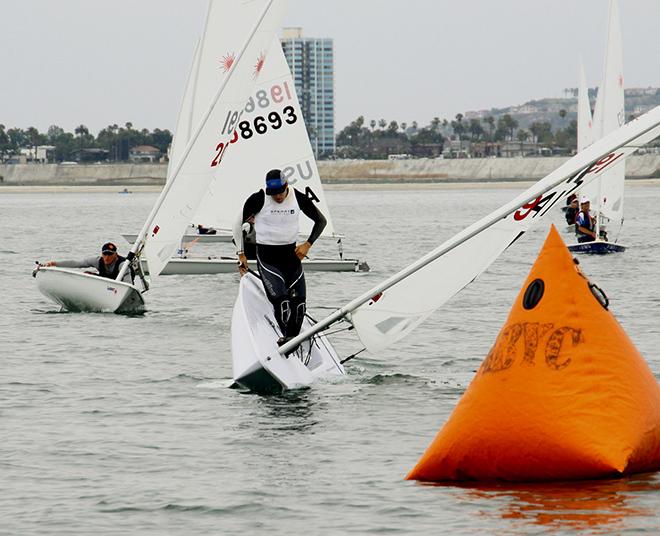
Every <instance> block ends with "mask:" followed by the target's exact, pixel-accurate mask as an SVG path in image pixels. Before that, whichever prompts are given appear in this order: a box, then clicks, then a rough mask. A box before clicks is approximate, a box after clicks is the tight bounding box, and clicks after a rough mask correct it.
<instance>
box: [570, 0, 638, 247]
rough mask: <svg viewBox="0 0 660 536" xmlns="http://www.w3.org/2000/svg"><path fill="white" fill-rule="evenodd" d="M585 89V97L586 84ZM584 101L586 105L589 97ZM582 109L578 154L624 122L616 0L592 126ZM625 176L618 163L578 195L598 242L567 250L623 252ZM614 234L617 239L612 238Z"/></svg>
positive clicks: (619, 32)
mask: <svg viewBox="0 0 660 536" xmlns="http://www.w3.org/2000/svg"><path fill="white" fill-rule="evenodd" d="M581 86H582V84H581ZM584 87H585V89H584V91H585V94H586V83H584ZM580 93H582V87H581V88H580ZM586 99H587V106H588V97H586ZM579 100H580V99H579ZM581 110H582V106H580V102H578V151H580V150H582V148H583V147H581V145H583V146H586V145H588V144H590V143H591V142H593V140H596V139H600V138H602V137H603V136H605V135H607V134H609V133H610V132H613V131H614V130H616V129H617V128H619V127H620V126H622V125H623V124H624V123H625V119H626V117H625V108H624V88H623V53H622V46H621V28H620V24H619V9H618V2H617V0H611V1H610V9H609V21H608V31H607V46H606V53H605V67H604V70H603V79H602V82H601V85H600V87H599V89H598V98H597V100H596V108H595V110H594V117H593V126H592V127H589V126H586V125H585V123H586V124H587V125H588V124H589V123H591V117H590V115H591V114H589V117H587V116H586V114H585V113H584V112H582V114H581V113H580V111H581ZM584 144H586V145H584ZM625 174H626V167H625V162H621V163H620V164H619V165H617V166H615V167H613V168H612V169H610V170H608V172H607V173H605V174H603V176H602V177H600V178H599V179H598V180H596V181H594V182H592V183H591V184H590V185H589V186H587V187H585V188H583V189H582V190H581V191H580V196H582V195H585V196H587V197H588V198H589V199H590V200H591V209H592V210H593V211H594V212H595V214H596V229H595V232H596V237H597V239H596V240H595V241H593V242H584V243H578V244H571V245H569V246H568V249H569V250H570V251H572V252H574V253H596V254H604V253H615V252H621V251H625V249H626V248H625V246H623V245H622V244H619V243H617V242H618V234H619V231H620V230H621V226H622V225H623V194H624V185H625ZM615 232H616V234H617V236H613V235H614V233H615Z"/></svg>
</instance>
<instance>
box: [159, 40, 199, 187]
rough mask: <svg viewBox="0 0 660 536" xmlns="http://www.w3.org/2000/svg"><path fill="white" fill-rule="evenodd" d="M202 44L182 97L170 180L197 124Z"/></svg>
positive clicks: (173, 143) (169, 167)
mask: <svg viewBox="0 0 660 536" xmlns="http://www.w3.org/2000/svg"><path fill="white" fill-rule="evenodd" d="M200 46H201V41H200V42H198V43H197V46H196V47H195V54H194V56H193V62H192V67H191V68H190V73H189V74H188V80H187V81H186V88H185V90H184V93H183V98H182V99H181V107H180V109H179V116H178V118H177V121H176V128H175V129H174V136H173V138H172V144H171V146H170V154H169V161H170V163H169V166H168V167H167V178H168V180H169V177H170V174H171V173H172V172H173V171H174V169H175V168H176V166H177V164H178V163H179V161H180V160H181V155H182V154H183V151H184V149H185V148H186V145H188V140H189V139H190V136H191V134H192V131H193V128H195V125H193V122H192V108H193V100H194V98H195V85H196V84H195V80H196V79H197V70H198V69H199V56H200Z"/></svg>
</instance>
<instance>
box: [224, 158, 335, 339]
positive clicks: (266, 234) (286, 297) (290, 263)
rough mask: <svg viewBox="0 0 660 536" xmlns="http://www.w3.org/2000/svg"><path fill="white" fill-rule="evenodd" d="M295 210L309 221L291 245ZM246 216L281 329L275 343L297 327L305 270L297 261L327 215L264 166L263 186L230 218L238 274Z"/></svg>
mask: <svg viewBox="0 0 660 536" xmlns="http://www.w3.org/2000/svg"><path fill="white" fill-rule="evenodd" d="M301 212H302V213H303V214H305V216H307V217H308V218H310V219H311V220H313V221H314V227H313V228H312V232H311V234H310V235H309V238H308V239H307V241H306V242H304V243H302V244H300V245H296V239H297V237H298V232H299V217H300V213H301ZM251 218H253V221H254V229H255V231H256V240H257V265H258V266H259V274H260V275H261V280H262V282H263V285H264V289H265V291H266V295H267V296H268V299H269V301H270V302H271V303H272V304H273V308H274V310H275V319H276V320H277V323H278V325H279V327H280V330H281V331H282V335H283V336H282V338H281V339H280V340H279V341H278V344H280V345H281V344H284V343H285V342H286V341H287V340H288V339H290V338H292V337H295V336H296V335H298V333H300V328H301V327H302V323H303V320H304V318H305V299H306V289H305V275H304V273H303V268H302V264H301V262H300V261H301V260H302V259H304V258H305V257H306V256H307V253H308V252H309V250H310V248H311V247H312V244H313V243H314V241H315V240H316V239H317V238H318V237H319V236H320V235H321V233H322V232H323V229H324V228H325V226H326V223H327V221H326V219H325V217H324V216H323V214H321V212H320V211H319V209H318V208H317V207H316V205H314V203H313V201H312V200H311V199H309V198H308V197H307V196H306V195H305V194H303V193H301V192H299V191H298V190H296V189H295V188H291V187H289V185H288V183H287V181H286V179H285V178H284V177H283V176H282V172H281V171H280V170H279V169H272V170H270V171H269V172H268V173H267V175H266V188H265V190H259V191H258V192H256V193H254V194H252V195H251V196H250V197H248V199H247V201H246V202H245V205H244V206H243V210H242V211H241V213H240V214H239V217H238V219H237V220H236V223H235V224H234V228H233V231H234V241H235V243H236V245H237V248H238V251H237V252H236V254H237V255H238V260H239V265H238V270H239V272H240V273H241V276H243V275H244V274H245V273H246V272H247V270H248V264H247V258H246V256H245V253H244V237H243V224H245V223H247V222H248V221H250V220H251Z"/></svg>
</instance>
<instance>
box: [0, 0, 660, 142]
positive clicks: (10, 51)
mask: <svg viewBox="0 0 660 536" xmlns="http://www.w3.org/2000/svg"><path fill="white" fill-rule="evenodd" d="M206 4H207V0H112V1H104V2H102V1H100V0H57V1H54V0H2V25H1V27H0V28H1V30H0V50H1V51H2V52H1V54H2V63H1V69H2V79H1V81H2V83H1V84H0V123H3V124H5V125H6V126H8V127H10V126H18V127H22V128H27V127H29V126H35V127H37V128H38V129H39V130H42V131H45V130H46V129H47V128H48V126H49V125H52V124H57V125H60V126H62V127H64V128H65V129H67V130H73V128H74V127H75V126H76V125H79V124H81V123H82V124H85V125H87V126H88V127H89V128H90V129H91V130H92V131H93V132H95V133H96V132H98V130H99V129H101V128H103V127H105V126H106V125H108V124H112V123H118V124H124V123H125V122H127V121H131V122H132V123H133V124H134V126H135V127H136V128H144V127H146V128H149V129H153V128H156V127H160V128H169V129H173V128H174V125H175V122H176V115H177V111H178V107H179V101H180V98H181V95H182V93H183V86H184V83H185V77H186V75H187V72H188V69H189V64H190V61H191V57H192V53H193V47H194V44H195V41H196V39H197V38H198V36H199V33H200V32H201V28H202V24H203V19H204V15H205V11H206ZM607 9H608V0H497V1H495V0H405V1H403V2H402V1H394V0H289V9H288V13H287V15H286V18H285V21H284V26H302V27H303V28H304V32H305V35H307V36H313V37H331V38H333V39H334V42H335V56H336V57H335V62H336V64H335V70H336V73H335V74H336V80H335V86H336V118H337V129H338V130H339V129H341V128H342V127H343V126H345V125H346V124H348V123H349V122H350V121H351V120H353V119H354V118H356V117H357V116H358V115H364V116H365V117H366V118H367V119H380V118H385V119H388V120H393V119H394V120H397V121H407V122H409V123H410V122H411V121H413V120H416V121H418V122H419V123H420V125H421V124H426V123H428V122H429V121H430V119H431V118H433V117H434V116H439V117H440V118H452V117H453V116H454V115H455V114H456V113H458V112H465V111H468V110H477V109H483V108H491V107H499V106H508V105H515V104H521V103H523V102H525V101H527V100H530V99H534V98H542V97H548V96H561V94H562V90H563V89H564V88H566V87H575V86H576V85H577V77H578V62H579V57H580V56H582V57H583V59H584V63H585V70H586V73H587V81H588V83H589V85H590V86H595V85H598V82H599V79H600V76H601V70H602V61H603V55H604V48H605V38H606V21H607ZM620 11H621V26H622V33H623V52H624V76H625V85H626V87H640V86H642V87H647V86H660V59H659V58H660V32H659V31H658V27H657V25H658V21H660V0H620Z"/></svg>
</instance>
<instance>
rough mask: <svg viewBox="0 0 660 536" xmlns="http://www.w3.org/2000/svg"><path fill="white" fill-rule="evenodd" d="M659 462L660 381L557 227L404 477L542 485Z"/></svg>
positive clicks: (635, 470) (617, 473)
mask: <svg viewBox="0 0 660 536" xmlns="http://www.w3.org/2000/svg"><path fill="white" fill-rule="evenodd" d="M599 298H600V299H599ZM658 469H660V387H659V386H658V382H657V381H656V379H655V378H654V376H653V374H652V372H651V370H650V369H649V367H648V365H647V364H646V362H645V361H644V359H643V358H642V356H641V355H640V354H639V352H638V351H637V349H636V348H635V346H634V345H633V344H632V342H631V341H630V339H629V338H628V336H627V335H626V333H625V332H624V331H623V329H622V328H621V326H620V325H619V323H618V322H617V321H616V319H615V318H614V316H613V315H612V313H610V311H608V310H607V308H606V305H605V304H604V302H603V299H602V296H600V295H599V293H598V292H597V291H596V290H595V289H594V288H593V286H592V285H591V284H590V283H589V281H588V280H587V279H586V278H585V277H584V275H583V274H582V273H581V272H580V270H579V269H578V268H577V266H576V265H575V263H574V261H573V258H572V257H571V255H570V253H569V251H568V250H567V248H566V246H565V245H564V243H563V241H562V240H561V237H560V236H559V233H558V232H557V230H556V229H555V228H554V226H553V227H552V229H551V230H550V233H549V235H548V237H547V239H546V242H545V244H544V246H543V248H542V250H541V252H540V254H539V257H538V259H537V260H536V262H535V264H534V266H533V267H532V270H531V271H530V274H529V276H528V277H527V280H526V282H525V284H524V286H523V288H522V290H521V292H520V294H519V295H518V297H517V299H516V301H515V303H514V305H513V307H512V309H511V312H510V314H509V317H508V319H507V321H506V323H505V325H504V327H503V328H502V330H501V331H500V334H499V335H498V337H497V339H496V341H495V344H494V346H493V348H492V349H491V351H490V353H489V354H488V356H487V357H486V359H485V360H484V362H483V363H482V365H481V367H480V368H479V370H478V371H477V374H476V376H475V378H474V379H473V381H472V383H471V384H470V386H469V387H468V389H467V391H466V392H465V394H464V395H463V397H462V398H461V400H460V401H459V403H458V405H457V407H456V408H455V409H454V411H453V413H452V415H451V416H450V418H449V420H448V422H447V423H446V424H445V426H444V427H443V428H442V430H441V431H440V432H439V433H438V435H437V436H436V438H435V440H434V441H433V443H432V444H431V445H430V446H429V448H428V449H427V451H426V452H425V453H424V455H423V456H422V458H421V459H420V461H419V462H418V463H417V465H416V466H415V467H414V469H413V470H412V471H411V472H410V474H409V475H408V476H407V478H408V479H412V480H422V481H436V482H437V481H462V480H476V481H512V482H538V481H563V480H578V479H580V480H582V479H593V478H605V477H613V476H620V475H623V474H632V473H638V472H645V471H653V470H658Z"/></svg>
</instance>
